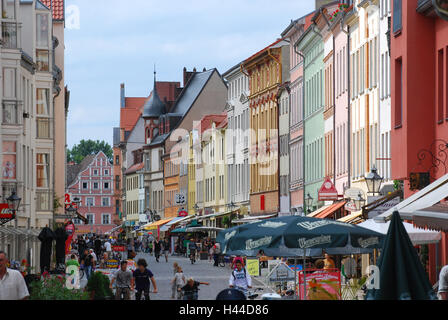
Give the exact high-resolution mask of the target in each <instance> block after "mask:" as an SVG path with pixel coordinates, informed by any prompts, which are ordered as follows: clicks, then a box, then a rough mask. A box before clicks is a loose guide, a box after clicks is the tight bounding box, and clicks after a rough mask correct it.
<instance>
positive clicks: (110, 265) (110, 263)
mask: <svg viewBox="0 0 448 320" xmlns="http://www.w3.org/2000/svg"><path fill="white" fill-rule="evenodd" d="M106 268H107V269H117V268H118V260H115V259H110V260H106Z"/></svg>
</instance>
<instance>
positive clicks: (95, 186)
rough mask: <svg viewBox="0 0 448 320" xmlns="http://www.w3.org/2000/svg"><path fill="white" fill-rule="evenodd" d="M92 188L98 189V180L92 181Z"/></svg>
mask: <svg viewBox="0 0 448 320" xmlns="http://www.w3.org/2000/svg"><path fill="white" fill-rule="evenodd" d="M93 189H94V190H98V189H99V184H98V182H94V183H93Z"/></svg>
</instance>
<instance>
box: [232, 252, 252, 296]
mask: <svg viewBox="0 0 448 320" xmlns="http://www.w3.org/2000/svg"><path fill="white" fill-rule="evenodd" d="M233 263H234V265H235V269H234V270H233V271H232V274H231V275H230V279H229V287H230V288H235V289H238V290H240V291H242V292H243V293H244V295H245V296H247V289H248V288H252V279H251V277H250V274H249V273H248V272H247V270H246V268H244V262H243V259H241V258H240V257H236V258H235V259H234V261H233Z"/></svg>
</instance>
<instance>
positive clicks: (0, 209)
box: [0, 203, 14, 219]
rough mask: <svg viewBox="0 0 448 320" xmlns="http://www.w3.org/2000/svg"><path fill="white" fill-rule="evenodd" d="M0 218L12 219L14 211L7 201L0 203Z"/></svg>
mask: <svg viewBox="0 0 448 320" xmlns="http://www.w3.org/2000/svg"><path fill="white" fill-rule="evenodd" d="M0 219H14V212H13V211H12V210H11V209H9V205H8V204H7V203H0Z"/></svg>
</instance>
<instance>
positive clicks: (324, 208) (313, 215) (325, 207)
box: [306, 204, 332, 218]
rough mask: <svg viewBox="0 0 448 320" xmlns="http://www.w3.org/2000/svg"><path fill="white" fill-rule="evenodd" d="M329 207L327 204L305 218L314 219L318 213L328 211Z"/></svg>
mask: <svg viewBox="0 0 448 320" xmlns="http://www.w3.org/2000/svg"><path fill="white" fill-rule="evenodd" d="M331 206H332V205H331V204H327V205H326V206H323V207H321V208H319V209H317V210H316V211H313V212H311V213H310V214H307V215H306V216H307V217H310V218H314V217H315V216H317V215H318V214H319V213H321V212H322V211H324V210H327V209H328V208H329V207H331Z"/></svg>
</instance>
